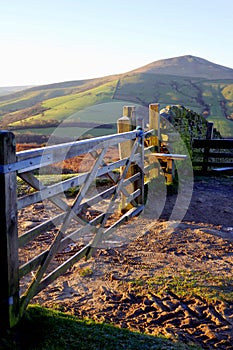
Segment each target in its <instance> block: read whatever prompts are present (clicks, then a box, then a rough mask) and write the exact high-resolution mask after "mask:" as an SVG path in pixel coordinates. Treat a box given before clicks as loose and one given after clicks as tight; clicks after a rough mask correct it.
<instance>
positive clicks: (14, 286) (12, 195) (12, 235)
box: [0, 131, 19, 328]
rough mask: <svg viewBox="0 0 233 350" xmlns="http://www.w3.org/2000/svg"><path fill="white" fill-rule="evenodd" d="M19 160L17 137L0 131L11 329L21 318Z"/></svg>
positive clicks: (1, 264)
mask: <svg viewBox="0 0 233 350" xmlns="http://www.w3.org/2000/svg"><path fill="white" fill-rule="evenodd" d="M15 161H16V142H15V137H14V134H13V133H11V132H9V131H1V132H0V227H1V230H0V280H1V288H0V310H1V312H0V326H1V327H4V328H10V327H12V326H14V325H15V324H16V323H17V322H18V318H19V262H18V230H17V193H16V188H17V187H16V172H15V171H11V164H12V163H15Z"/></svg>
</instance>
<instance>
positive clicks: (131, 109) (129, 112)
mask: <svg viewBox="0 0 233 350" xmlns="http://www.w3.org/2000/svg"><path fill="white" fill-rule="evenodd" d="M123 116H126V117H128V118H129V119H130V124H131V129H130V130H134V129H136V126H137V125H136V107H135V106H123ZM130 130H129V131H130Z"/></svg>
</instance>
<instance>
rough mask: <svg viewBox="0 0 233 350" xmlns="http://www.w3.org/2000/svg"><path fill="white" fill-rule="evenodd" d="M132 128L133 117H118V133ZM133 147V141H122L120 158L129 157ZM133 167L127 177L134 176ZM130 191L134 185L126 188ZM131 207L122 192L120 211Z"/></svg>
mask: <svg viewBox="0 0 233 350" xmlns="http://www.w3.org/2000/svg"><path fill="white" fill-rule="evenodd" d="M131 130H132V125H131V119H130V118H129V117H127V116H123V117H121V118H119V119H118V121H117V132H118V133H123V132H127V131H131ZM132 147H133V141H132V140H129V141H125V142H122V143H119V156H120V159H124V158H129V156H130V154H131V151H132ZM123 171H124V167H121V168H120V173H121V175H122V174H123ZM132 175H133V174H132V167H131V166H130V167H129V170H128V173H127V177H130V176H132ZM126 190H127V192H128V193H132V192H133V185H129V186H127V188H126ZM128 209H129V207H128V206H127V205H126V197H125V196H124V195H123V194H122V195H121V204H120V208H119V210H120V212H122V213H125V212H126V211H127V210H128Z"/></svg>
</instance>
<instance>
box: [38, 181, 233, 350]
mask: <svg viewBox="0 0 233 350" xmlns="http://www.w3.org/2000/svg"><path fill="white" fill-rule="evenodd" d="M232 194H233V180H232V179H230V178H228V179H225V178H199V179H196V181H195V184H194V191H193V196H192V200H191V203H190V206H189V210H188V211H187V213H186V215H185V217H184V218H183V220H182V222H181V223H178V222H176V221H169V220H168V218H169V215H170V212H171V211H172V208H173V207H174V203H175V201H176V198H177V195H176V194H173V195H170V196H168V198H167V201H166V204H165V208H166V210H163V211H162V213H161V214H160V217H159V218H158V220H156V221H155V220H154V213H155V210H156V208H155V207H154V205H153V204H155V203H153V201H152V200H151V202H150V207H151V208H154V209H153V215H151V213H152V212H151V213H150V210H151V209H150V210H149V211H147V212H145V213H144V216H142V217H139V218H135V219H134V220H133V221H132V222H130V223H128V224H127V225H125V226H124V227H123V228H122V229H121V233H122V232H123V233H124V234H125V236H126V237H127V239H126V241H125V242H124V244H123V245H122V246H121V247H118V248H110V249H101V250H99V251H98V252H97V253H96V256H95V258H91V259H90V260H89V261H81V262H80V263H78V264H76V265H75V266H73V267H72V268H71V269H70V270H69V271H68V272H67V273H66V274H65V276H63V277H61V278H59V279H58V280H57V281H56V283H54V284H53V285H51V286H49V287H48V288H47V289H46V290H44V291H42V292H41V293H40V294H39V295H38V296H36V297H35V298H34V299H33V302H34V303H40V304H43V305H46V306H48V307H56V308H58V309H59V310H62V311H67V312H70V313H72V314H75V315H77V316H79V317H91V318H93V319H95V320H98V321H105V322H111V323H113V324H115V325H118V326H120V327H125V328H129V329H132V330H138V331H141V332H146V333H148V334H153V335H157V334H163V335H166V336H169V337H171V338H172V339H174V340H180V341H183V342H185V343H188V344H189V343H194V344H197V345H199V346H200V347H201V348H203V349H218V350H219V349H220V350H221V349H224V350H225V349H227V350H230V349H233V293H232V291H233V280H232V272H233V219H232V218H233V196H232ZM121 233H120V232H117V234H119V235H120V234H121Z"/></svg>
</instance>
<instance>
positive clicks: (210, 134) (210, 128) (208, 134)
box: [202, 122, 214, 172]
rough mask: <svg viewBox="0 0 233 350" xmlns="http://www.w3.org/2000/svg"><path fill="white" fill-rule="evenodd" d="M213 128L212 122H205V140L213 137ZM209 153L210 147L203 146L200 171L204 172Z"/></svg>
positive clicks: (206, 167)
mask: <svg viewBox="0 0 233 350" xmlns="http://www.w3.org/2000/svg"><path fill="white" fill-rule="evenodd" d="M213 130H214V123H213V122H208V123H207V130H206V140H211V139H212V138H213ZM209 153H210V149H209V147H205V149H204V155H203V165H202V171H203V172H206V171H207V169H208V164H207V163H208V159H209Z"/></svg>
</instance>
